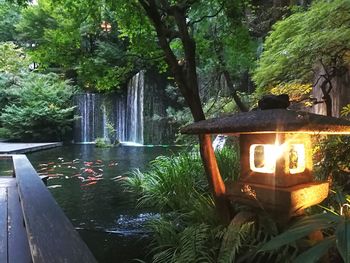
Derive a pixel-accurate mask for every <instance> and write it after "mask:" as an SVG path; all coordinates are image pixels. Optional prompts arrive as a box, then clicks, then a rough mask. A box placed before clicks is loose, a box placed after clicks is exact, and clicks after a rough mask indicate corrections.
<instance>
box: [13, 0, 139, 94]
mask: <svg viewBox="0 0 350 263" xmlns="http://www.w3.org/2000/svg"><path fill="white" fill-rule="evenodd" d="M103 21H106V23H109V24H110V25H111V30H110V31H108V32H107V31H104V29H103V28H102V27H101V24H102V22H103ZM16 29H17V31H18V32H19V38H20V40H21V41H22V43H25V44H26V45H28V44H29V46H30V48H29V51H30V54H31V56H32V58H33V59H34V61H36V62H37V63H39V65H40V69H48V70H59V71H63V72H64V73H66V76H67V77H68V78H73V79H75V80H77V81H78V84H79V85H80V86H82V87H83V88H85V89H90V90H96V89H97V90H105V89H116V88H118V87H119V86H120V85H121V84H123V83H124V82H125V81H126V79H128V78H129V77H130V76H131V75H132V74H134V72H135V71H137V70H135V69H134V64H133V63H131V62H133V60H132V59H130V57H128V56H126V42H125V41H123V40H122V39H121V38H120V37H119V33H118V28H117V25H116V23H115V21H114V19H113V12H111V11H110V10H108V8H107V6H106V5H105V4H104V1H61V2H59V1H52V0H39V1H38V5H33V6H28V7H27V8H25V9H24V10H23V12H22V19H21V20H20V22H19V23H18V24H17V25H16Z"/></svg>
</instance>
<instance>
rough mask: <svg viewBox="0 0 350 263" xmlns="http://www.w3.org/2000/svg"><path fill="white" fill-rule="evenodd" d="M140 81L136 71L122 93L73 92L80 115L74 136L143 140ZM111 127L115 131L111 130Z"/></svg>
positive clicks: (84, 139) (79, 139) (141, 77)
mask: <svg viewBox="0 0 350 263" xmlns="http://www.w3.org/2000/svg"><path fill="white" fill-rule="evenodd" d="M144 81H145V80H144V71H140V72H139V73H137V74H136V75H135V76H134V77H133V78H132V79H131V80H130V81H129V83H128V86H127V91H126V94H124V95H123V94H119V95H117V94H107V95H104V94H94V93H85V94H80V95H77V96H76V97H75V101H76V106H77V112H76V114H77V115H78V116H80V119H79V120H78V121H77V122H76V125H75V139H74V140H75V141H76V142H83V143H89V142H94V141H95V139H96V138H99V137H101V138H104V139H105V140H111V141H112V140H114V139H118V140H119V141H121V142H129V143H134V144H135V143H136V144H143V132H144V127H143V125H144V121H143V100H144ZM125 95H126V96H125ZM113 130H114V133H115V134H111V133H113ZM110 137H114V138H110Z"/></svg>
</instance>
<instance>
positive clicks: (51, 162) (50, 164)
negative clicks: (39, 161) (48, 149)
mask: <svg viewBox="0 0 350 263" xmlns="http://www.w3.org/2000/svg"><path fill="white" fill-rule="evenodd" d="M47 164H48V165H51V164H55V162H49V163H47Z"/></svg>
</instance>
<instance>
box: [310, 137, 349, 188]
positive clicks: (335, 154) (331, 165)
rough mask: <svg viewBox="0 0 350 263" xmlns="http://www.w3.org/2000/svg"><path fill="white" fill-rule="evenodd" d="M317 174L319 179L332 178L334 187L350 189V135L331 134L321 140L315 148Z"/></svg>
mask: <svg viewBox="0 0 350 263" xmlns="http://www.w3.org/2000/svg"><path fill="white" fill-rule="evenodd" d="M315 153H316V154H315V157H317V158H316V160H315V161H316V163H315V175H316V176H317V177H318V179H319V180H327V179H328V180H331V181H332V183H333V185H334V187H341V188H343V189H346V190H347V191H348V190H349V187H350V181H349V175H350V165H349V158H350V137H349V136H329V137H328V138H324V139H322V140H321V141H319V143H318V145H317V147H316V149H315Z"/></svg>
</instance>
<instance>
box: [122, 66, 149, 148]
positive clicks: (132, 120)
mask: <svg viewBox="0 0 350 263" xmlns="http://www.w3.org/2000/svg"><path fill="white" fill-rule="evenodd" d="M144 76H145V74H144V71H140V72H139V73H137V74H136V75H135V76H134V77H133V78H132V79H131V80H130V81H129V84H128V94H127V105H126V106H127V107H126V121H127V134H126V137H125V138H124V139H125V141H128V142H134V143H140V144H143V92H144Z"/></svg>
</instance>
